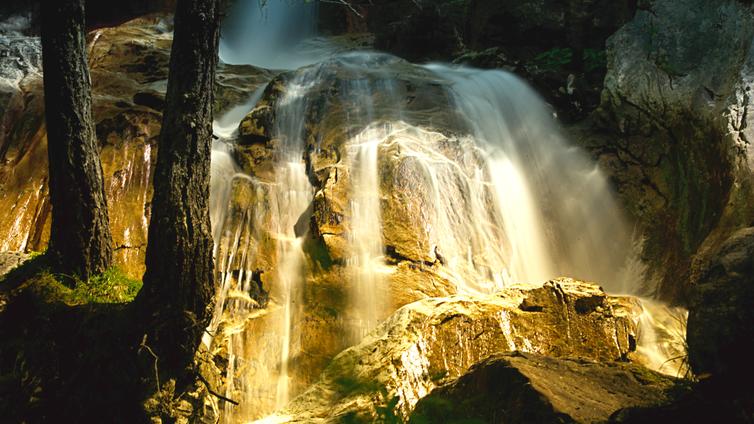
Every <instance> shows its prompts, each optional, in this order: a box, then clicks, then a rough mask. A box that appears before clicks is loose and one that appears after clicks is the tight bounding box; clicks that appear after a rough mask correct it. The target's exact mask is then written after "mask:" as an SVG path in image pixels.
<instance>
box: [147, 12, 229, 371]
mask: <svg viewBox="0 0 754 424" xmlns="http://www.w3.org/2000/svg"><path fill="white" fill-rule="evenodd" d="M218 38H219V8H218V1H217V0H179V1H178V4H177V6H176V13H175V29H174V37H173V47H172V51H171V54H170V73H169V77H168V89H167V97H166V107H165V113H164V115H163V119H162V131H161V133H160V139H159V149H158V154H157V166H156V167H155V175H154V195H153V197H152V217H151V220H150V223H149V239H148V244H147V258H146V265H147V270H146V273H145V274H144V286H143V288H142V290H141V292H140V293H139V298H138V299H137V302H138V305H140V306H141V308H140V311H141V313H143V314H146V315H147V316H146V317H144V318H145V319H146V320H147V322H146V323H147V327H146V328H147V334H148V336H149V337H148V341H147V344H148V345H149V346H150V347H152V348H153V349H154V350H155V351H156V353H157V355H158V356H159V357H160V364H161V366H165V367H167V368H168V370H179V369H180V368H182V367H185V366H186V365H188V364H189V363H190V362H191V359H192V358H193V355H194V352H195V350H196V348H197V347H198V345H199V343H200V341H201V337H202V334H203V332H204V330H205V329H206V327H207V325H208V324H209V320H210V318H211V312H212V311H211V305H212V296H213V294H214V283H213V263H212V237H211V231H210V221H209V172H210V148H211V141H212V103H213V101H214V82H215V68H216V66H217V53H218ZM161 371H162V370H161Z"/></svg>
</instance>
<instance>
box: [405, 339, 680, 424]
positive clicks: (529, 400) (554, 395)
mask: <svg viewBox="0 0 754 424" xmlns="http://www.w3.org/2000/svg"><path fill="white" fill-rule="evenodd" d="M676 387H677V382H676V380H674V379H672V378H669V377H666V376H663V375H661V374H657V373H654V372H652V371H648V370H647V369H645V368H643V367H641V366H637V365H635V364H628V363H621V362H611V363H597V362H592V361H587V360H576V359H563V358H552V357H546V356H541V355H537V354H531V353H520V352H515V353H510V354H497V355H493V356H491V357H489V358H487V359H485V360H483V361H481V362H479V363H477V364H475V365H474V366H473V367H471V369H469V371H468V372H466V373H465V374H464V375H462V376H461V377H459V378H458V379H456V380H454V381H452V382H451V383H448V384H446V385H444V386H442V387H438V388H436V389H434V390H433V391H432V392H431V393H430V394H429V395H427V396H426V397H424V398H422V399H421V400H420V401H419V403H418V404H417V405H416V409H415V410H414V412H413V413H412V414H411V420H410V422H411V423H437V422H479V423H502V422H505V423H522V424H524V423H562V422H567V423H595V422H606V421H608V419H609V418H610V417H611V415H612V414H613V413H615V411H618V410H620V409H622V408H627V407H649V406H655V405H659V404H663V403H666V402H668V401H670V400H671V399H672V398H673V397H674V396H675V394H672V393H671V392H672V391H675V390H676Z"/></svg>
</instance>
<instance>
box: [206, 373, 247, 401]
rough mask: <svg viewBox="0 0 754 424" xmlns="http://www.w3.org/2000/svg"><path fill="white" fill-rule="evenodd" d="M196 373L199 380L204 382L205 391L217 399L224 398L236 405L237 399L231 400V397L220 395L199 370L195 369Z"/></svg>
mask: <svg viewBox="0 0 754 424" xmlns="http://www.w3.org/2000/svg"><path fill="white" fill-rule="evenodd" d="M196 375H197V377H199V380H201V382H202V383H204V385H205V386H206V387H207V391H208V392H209V393H210V394H211V395H213V396H215V397H217V398H219V399H222V400H224V401H226V402H230V403H232V404H233V405H236V406H238V402H237V401H235V400H233V399H231V398H228V397H225V396H223V395H221V394H220V393H217V392H216V391H214V390H212V386H210V384H209V381H207V379H206V378H204V376H203V375H202V373H200V372H199V371H197V372H196Z"/></svg>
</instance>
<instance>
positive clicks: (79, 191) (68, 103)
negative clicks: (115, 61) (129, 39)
mask: <svg viewBox="0 0 754 424" xmlns="http://www.w3.org/2000/svg"><path fill="white" fill-rule="evenodd" d="M42 62H43V66H44V93H45V117H46V119H47V150H48V159H49V168H50V180H49V185H50V202H51V204H52V225H51V227H50V243H49V246H48V255H49V257H50V258H51V260H52V262H53V265H54V266H55V267H56V269H57V270H59V271H61V272H64V273H68V274H75V275H78V276H79V277H81V278H82V279H85V280H86V279H88V278H89V277H90V276H91V275H93V274H96V273H100V272H102V271H104V270H105V269H107V268H108V267H109V266H110V262H111V260H112V237H111V235H110V220H109V218H108V212H107V199H106V197H105V187H104V183H103V179H102V164H101V163H100V158H99V148H98V145H97V140H96V133H95V131H94V124H93V120H92V95H91V79H90V77H89V68H88V66H87V61H86V41H85V27H84V1H83V0H43V1H42Z"/></svg>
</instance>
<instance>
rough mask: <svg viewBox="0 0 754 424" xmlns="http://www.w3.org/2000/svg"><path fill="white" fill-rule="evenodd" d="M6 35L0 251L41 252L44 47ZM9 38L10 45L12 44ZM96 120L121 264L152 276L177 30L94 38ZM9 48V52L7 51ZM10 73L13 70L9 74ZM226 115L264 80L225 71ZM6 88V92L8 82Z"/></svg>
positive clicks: (159, 27)
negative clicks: (158, 172) (160, 149)
mask: <svg viewBox="0 0 754 424" xmlns="http://www.w3.org/2000/svg"><path fill="white" fill-rule="evenodd" d="M19 37H20V36H18V35H13V36H12V37H10V36H7V35H5V34H2V35H0V46H4V44H3V43H5V42H6V41H7V42H9V43H10V44H9V45H10V47H12V48H11V49H10V50H8V51H9V52H11V53H12V55H11V56H8V57H4V58H0V74H2V75H5V74H7V75H5V76H7V77H8V78H6V79H2V77H0V92H7V91H3V90H4V88H3V87H6V85H8V84H5V83H6V82H8V81H11V82H12V83H13V84H11V85H10V87H11V88H12V93H11V94H10V96H11V97H9V98H8V99H9V100H8V102H7V108H6V107H5V106H3V105H4V104H6V103H3V102H4V100H3V97H2V96H3V94H0V115H1V116H2V117H1V118H0V119H1V120H0V193H1V195H0V208H3V210H6V211H8V213H5V214H2V215H0V235H1V236H0V251H2V250H15V251H42V250H44V249H45V246H46V243H47V238H48V237H49V219H50V203H49V200H48V194H47V166H46V164H47V140H46V129H45V126H44V119H43V114H44V105H43V94H42V93H43V91H42V81H41V75H40V73H39V64H38V62H40V60H39V59H40V57H41V56H39V55H40V52H39V46H38V40H37V39H35V38H33V37H25V38H23V37H22V38H19ZM8 40H10V41H8ZM88 40H89V46H88V47H89V63H90V70H91V77H92V90H93V115H94V119H95V126H96V131H97V138H98V140H99V143H100V146H101V155H100V158H101V160H102V168H103V172H104V177H105V190H106V193H107V196H108V205H109V212H110V222H111V230H112V233H113V241H114V244H115V246H114V247H115V262H116V264H117V265H118V266H119V267H120V268H122V269H123V271H125V272H126V273H127V274H128V275H129V276H131V277H133V278H141V275H142V274H143V272H144V253H145V249H146V236H147V226H148V220H149V208H150V199H151V196H152V194H151V190H152V189H151V175H152V171H153V168H154V161H155V159H156V151H157V136H158V134H159V131H160V125H161V121H162V115H161V110H162V103H163V96H164V92H165V89H166V86H167V69H168V63H169V60H170V47H171V43H172V28H171V22H170V19H169V18H165V17H160V16H151V17H145V18H140V19H136V20H134V21H131V22H128V23H126V24H123V25H120V26H118V27H113V28H104V29H100V30H96V31H94V32H91V33H90V34H89V37H88ZM0 50H2V48H0ZM4 70H8V72H5V71H4ZM219 72H220V74H219V78H218V80H219V81H218V104H219V105H220V107H218V110H222V106H223V105H225V104H227V103H235V102H236V101H237V99H242V98H246V96H248V95H249V93H250V92H252V91H253V90H254V89H255V88H256V87H257V86H258V85H260V84H261V82H262V81H264V79H265V78H266V76H265V75H266V74H265V73H264V72H262V71H258V70H256V69H255V68H251V67H228V66H221V67H220V71H219ZM3 84H5V85H3Z"/></svg>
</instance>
